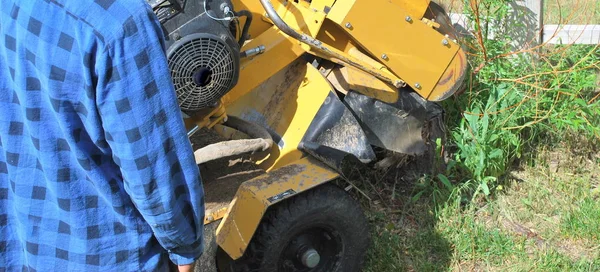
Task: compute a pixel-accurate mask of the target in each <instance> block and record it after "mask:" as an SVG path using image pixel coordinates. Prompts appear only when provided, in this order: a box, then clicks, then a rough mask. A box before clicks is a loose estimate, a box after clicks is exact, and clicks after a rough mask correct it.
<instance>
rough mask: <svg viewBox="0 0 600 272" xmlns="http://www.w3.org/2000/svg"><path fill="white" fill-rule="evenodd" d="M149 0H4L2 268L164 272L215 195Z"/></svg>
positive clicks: (193, 254)
mask: <svg viewBox="0 0 600 272" xmlns="http://www.w3.org/2000/svg"><path fill="white" fill-rule="evenodd" d="M162 35H163V33H162V29H161V27H160V25H159V23H158V21H157V19H156V17H155V16H154V14H153V13H152V10H151V9H150V7H149V6H148V5H147V4H146V2H145V1H144V0H77V1H68V0H2V1H0V271H17V270H19V271H20V270H30V271H36V270H37V271H57V270H60V271H95V270H101V271H157V270H164V269H166V267H167V264H168V259H169V258H170V260H172V261H173V262H174V263H176V264H187V263H190V262H191V261H192V260H194V259H196V258H197V257H199V255H200V254H201V252H202V250H203V239H202V235H203V220H204V198H203V196H204V192H203V188H202V184H201V180H200V175H199V170H198V167H197V165H196V163H195V162H194V158H193V150H192V147H191V145H190V142H189V139H188V138H187V136H186V130H185V127H184V124H183V121H182V119H181V113H180V111H179V108H178V104H177V99H176V94H175V90H174V88H173V86H172V83H171V78H170V75H169V70H168V67H167V61H166V57H165V54H164V44H163V43H162V41H163V40H162V39H163V36H162Z"/></svg>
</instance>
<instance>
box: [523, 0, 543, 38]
mask: <svg viewBox="0 0 600 272" xmlns="http://www.w3.org/2000/svg"><path fill="white" fill-rule="evenodd" d="M517 2H521V3H520V4H521V5H522V6H524V7H526V8H527V9H529V11H530V12H531V13H532V14H534V16H535V21H536V22H537V23H536V25H537V26H536V28H535V30H533V31H535V33H536V34H535V37H534V39H535V43H536V44H535V45H538V44H540V43H542V41H543V39H544V0H522V1H517Z"/></svg>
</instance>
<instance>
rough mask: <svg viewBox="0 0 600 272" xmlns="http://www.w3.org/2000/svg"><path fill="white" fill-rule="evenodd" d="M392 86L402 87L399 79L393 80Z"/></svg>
mask: <svg viewBox="0 0 600 272" xmlns="http://www.w3.org/2000/svg"><path fill="white" fill-rule="evenodd" d="M394 87H396V88H401V87H402V81H400V80H396V81H395V82H394Z"/></svg>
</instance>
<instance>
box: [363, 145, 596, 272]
mask: <svg viewBox="0 0 600 272" xmlns="http://www.w3.org/2000/svg"><path fill="white" fill-rule="evenodd" d="M568 143H570V144H568V145H567V144H563V145H561V146H558V147H556V146H555V147H552V150H551V151H549V150H543V149H542V150H536V151H532V152H533V153H537V156H536V158H535V159H534V161H533V164H532V165H529V166H524V167H522V168H520V169H515V170H513V171H512V172H511V173H510V175H509V177H508V178H507V181H506V182H505V183H504V184H503V185H502V187H501V188H500V189H499V190H498V191H497V193H496V194H495V195H494V196H493V197H492V198H491V199H488V201H486V202H484V203H485V205H484V206H480V207H477V206H475V207H472V208H466V209H465V206H464V205H463V204H464V203H463V202H462V201H461V200H460V199H456V198H453V197H450V198H448V200H446V201H439V202H438V203H437V205H435V204H433V201H432V199H431V195H427V194H426V195H423V196H422V197H421V198H420V199H419V200H418V201H416V202H411V200H410V199H411V196H413V195H414V193H415V192H416V189H415V188H417V187H418V186H419V185H418V183H419V182H418V181H417V182H416V185H414V184H413V187H412V189H411V187H410V186H409V184H407V183H406V181H401V180H400V181H398V182H397V183H398V184H397V185H396V186H395V188H396V189H398V188H402V191H397V192H396V197H395V199H394V200H392V199H391V197H390V194H389V193H390V192H389V189H391V188H388V189H387V190H388V191H385V190H384V191H382V192H379V194H380V195H384V196H386V199H383V200H380V201H378V203H379V204H375V205H372V206H371V218H372V221H373V223H374V230H373V240H374V245H373V247H372V249H371V252H370V255H369V262H368V265H367V268H366V269H365V271H546V270H550V271H599V270H600V246H599V245H600V199H598V197H600V195H595V194H594V189H595V188H597V187H598V185H599V182H600V152H598V151H592V150H598V149H597V146H594V145H595V144H593V143H591V144H590V143H585V142H578V141H577V140H574V139H569V141H568ZM388 176H389V177H390V179H389V180H387V181H385V183H387V184H389V183H390V182H392V183H393V182H394V179H395V177H394V175H393V174H388ZM380 182H383V181H380ZM381 185H383V184H381ZM390 187H391V186H390Z"/></svg>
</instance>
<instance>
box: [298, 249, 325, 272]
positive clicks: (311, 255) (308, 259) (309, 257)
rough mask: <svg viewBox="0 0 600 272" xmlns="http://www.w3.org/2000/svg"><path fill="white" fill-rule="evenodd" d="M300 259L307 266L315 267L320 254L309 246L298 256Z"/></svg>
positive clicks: (319, 259)
mask: <svg viewBox="0 0 600 272" xmlns="http://www.w3.org/2000/svg"><path fill="white" fill-rule="evenodd" d="M300 261H301V262H302V264H303V265H304V266H306V267H308V268H315V267H317V265H319V262H320V261H321V256H320V255H319V252H317V251H316V250H315V249H313V248H311V249H308V250H306V251H304V253H303V254H302V255H301V257H300Z"/></svg>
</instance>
